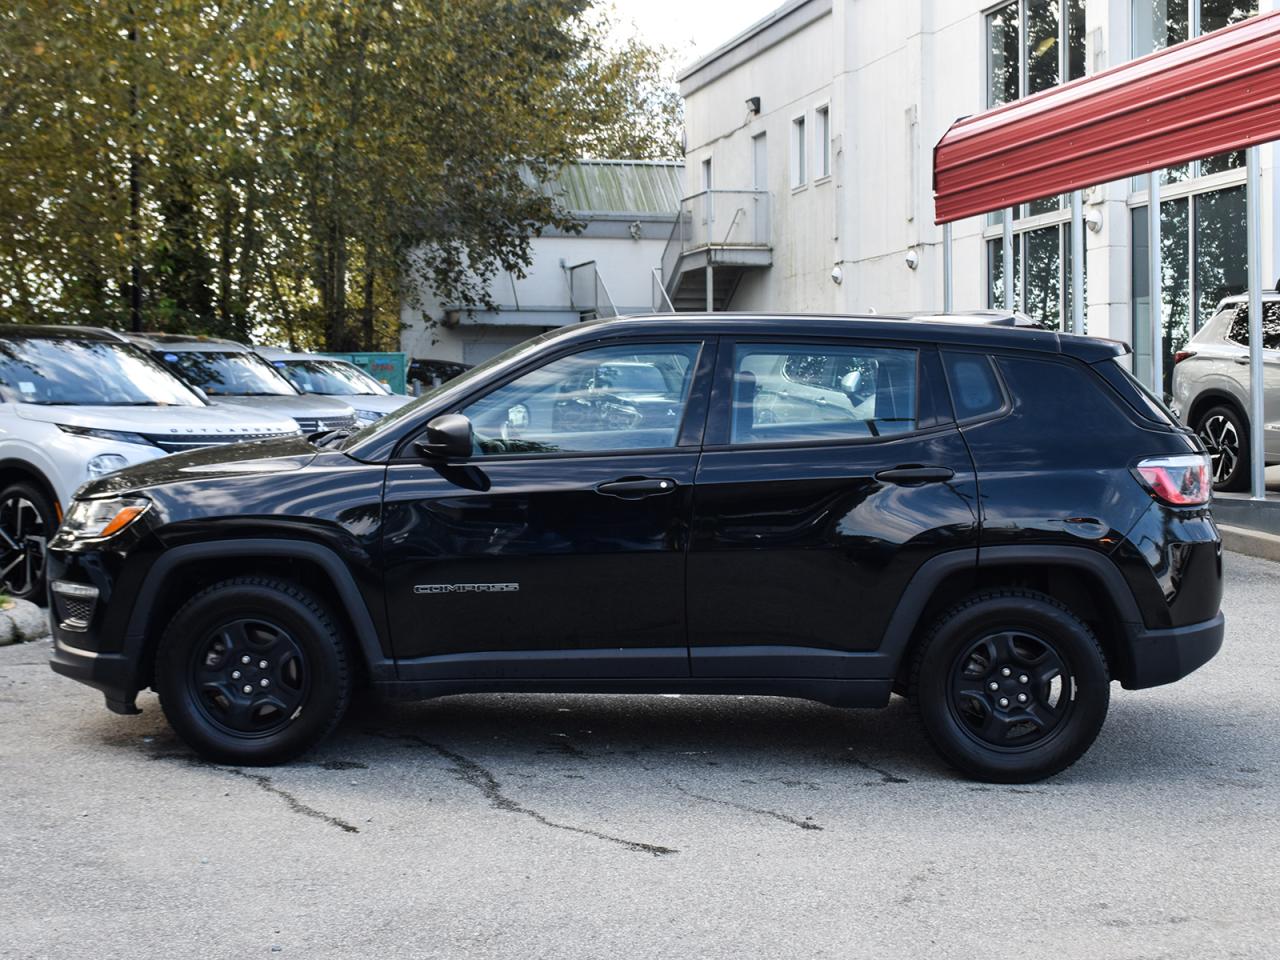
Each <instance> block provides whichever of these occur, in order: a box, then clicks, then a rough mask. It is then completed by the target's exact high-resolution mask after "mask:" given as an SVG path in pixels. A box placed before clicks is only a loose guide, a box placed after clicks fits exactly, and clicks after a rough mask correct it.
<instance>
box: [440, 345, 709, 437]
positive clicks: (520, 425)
mask: <svg viewBox="0 0 1280 960" xmlns="http://www.w3.org/2000/svg"><path fill="white" fill-rule="evenodd" d="M698 348H699V345H698V344H696V343H672V344H649V343H646V344H631V345H628V346H610V347H599V348H596V349H594V350H584V351H583V352H582V353H575V354H573V355H572V356H568V357H561V358H559V359H558V360H552V361H551V362H550V363H548V364H546V365H545V366H542V367H539V368H538V369H537V370H534V371H532V372H530V373H526V374H524V375H523V376H521V377H518V378H516V379H515V380H513V381H511V382H510V383H507V384H504V385H503V386H501V387H499V388H498V389H496V390H494V391H493V392H492V393H489V394H487V395H486V396H484V397H482V398H481V399H479V400H476V401H475V402H474V403H471V404H469V405H468V406H466V407H464V408H463V409H462V410H461V411H460V412H461V413H463V414H464V415H466V416H467V417H468V418H469V419H470V420H471V424H472V427H473V428H474V430H475V446H474V448H473V452H474V454H475V455H476V456H509V455H512V454H538V453H593V452H603V451H618V450H651V449H659V448H664V447H674V446H675V445H676V439H677V437H678V435H679V432H680V424H681V422H682V420H683V419H684V409H685V406H686V404H687V403H688V399H689V388H690V386H691V384H692V382H693V372H694V368H695V366H696V360H697V356H698Z"/></svg>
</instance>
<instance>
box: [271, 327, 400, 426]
mask: <svg viewBox="0 0 1280 960" xmlns="http://www.w3.org/2000/svg"><path fill="white" fill-rule="evenodd" d="M254 350H255V351H256V352H257V354H258V356H260V357H262V358H263V359H264V360H266V361H267V362H268V363H270V364H271V365H272V366H273V367H275V368H276V370H278V371H279V372H280V374H281V375H282V376H284V378H285V379H286V380H288V381H289V382H290V383H291V384H293V386H294V389H296V390H297V391H298V392H299V393H305V394H308V395H310V394H316V395H319V396H322V397H336V398H337V399H339V400H341V401H343V402H344V403H349V404H350V405H351V406H352V408H353V409H354V410H355V412H356V420H357V421H358V422H359V425H360V426H361V427H367V426H368V425H369V424H371V423H374V422H375V421H377V420H381V419H382V418H383V417H384V416H386V415H387V414H388V413H391V412H392V411H394V410H399V409H400V408H401V407H403V406H404V405H405V404H406V403H409V402H410V401H412V400H413V397H410V396H406V395H405V394H402V393H392V392H391V391H390V390H388V389H387V388H386V387H384V386H383V385H382V384H381V383H379V382H378V381H377V380H375V379H373V377H371V376H369V374H367V373H365V372H364V371H363V370H361V369H360V368H359V367H357V366H356V365H355V364H354V363H349V362H348V361H346V360H340V359H338V358H337V357H326V356H324V355H323V354H319V353H305V352H303V351H301V350H283V349H281V348H279V347H254Z"/></svg>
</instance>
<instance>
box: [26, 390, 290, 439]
mask: <svg viewBox="0 0 1280 960" xmlns="http://www.w3.org/2000/svg"><path fill="white" fill-rule="evenodd" d="M286 399H288V398H286ZM14 410H15V411H16V413H17V415H18V416H19V417H21V418H23V419H24V420H35V421H39V422H42V423H61V424H65V425H67V426H69V427H85V428H87V429H91V430H119V431H121V432H127V433H140V434H143V435H145V436H155V435H164V436H170V437H175V438H180V437H183V436H205V437H207V436H227V437H231V436H236V435H239V434H249V435H254V436H259V437H260V436H262V435H263V434H280V435H281V436H285V435H288V434H292V433H296V432H297V430H298V425H297V424H296V423H294V422H293V419H292V418H291V417H287V416H280V415H279V414H277V413H275V412H273V411H270V410H258V411H249V410H243V409H231V408H225V407H217V406H208V407H205V406H199V407H196V406H191V407H181V406H171V407H133V406H102V407H98V406H87V405H82V406H74V405H70V404H65V405H63V404H60V405H50V406H44V405H40V404H33V403H16V404H14Z"/></svg>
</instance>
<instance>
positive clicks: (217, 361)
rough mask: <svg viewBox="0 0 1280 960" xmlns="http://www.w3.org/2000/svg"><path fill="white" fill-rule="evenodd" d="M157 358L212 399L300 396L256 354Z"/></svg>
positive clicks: (190, 353) (160, 354)
mask: <svg viewBox="0 0 1280 960" xmlns="http://www.w3.org/2000/svg"><path fill="white" fill-rule="evenodd" d="M156 356H158V357H159V358H160V359H161V360H163V361H164V362H165V363H166V364H168V365H169V368H170V369H171V370H173V372H174V373H176V374H177V375H178V376H180V377H182V379H184V380H186V381H187V382H188V383H194V384H195V385H196V386H197V387H199V388H200V389H202V390H203V391H204V392H205V393H207V394H208V395H209V396H211V397H268V396H286V397H293V396H297V393H298V392H297V391H296V390H294V389H293V387H291V386H289V381H287V380H285V379H284V378H283V377H282V376H280V375H279V374H278V373H276V372H275V370H274V369H272V367H271V364H269V363H267V361H265V360H263V359H262V358H261V357H260V356H258V355H257V354H256V353H249V352H248V351H236V352H232V351H227V352H225V353H215V352H206V351H204V350H189V351H184V352H182V353H176V352H174V351H168V350H166V351H159V352H157V354H156Z"/></svg>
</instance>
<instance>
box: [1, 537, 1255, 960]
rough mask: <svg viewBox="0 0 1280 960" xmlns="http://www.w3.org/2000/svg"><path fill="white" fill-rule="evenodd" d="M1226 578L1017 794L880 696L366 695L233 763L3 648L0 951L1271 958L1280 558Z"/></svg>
mask: <svg viewBox="0 0 1280 960" xmlns="http://www.w3.org/2000/svg"><path fill="white" fill-rule="evenodd" d="M1227 570H1228V588H1227V602H1226V610H1227V616H1228V618H1229V622H1228V636H1227V645H1226V647H1225V648H1224V650H1223V652H1222V654H1221V655H1220V656H1219V657H1218V658H1217V659H1216V660H1215V661H1213V662H1212V663H1210V664H1209V665H1208V666H1207V667H1205V668H1204V669H1203V670H1201V671H1200V672H1199V673H1196V674H1194V675H1193V676H1192V677H1190V678H1189V679H1187V680H1185V681H1183V682H1182V683H1180V684H1176V685H1173V686H1170V687H1166V688H1162V689H1155V690H1149V691H1143V692H1138V693H1129V692H1126V691H1121V690H1119V688H1118V687H1117V688H1114V698H1113V700H1112V707H1111V715H1110V718H1109V720H1108V723H1107V726H1106V728H1105V729H1104V730H1103V733H1102V736H1101V738H1100V739H1099V741H1098V743H1097V744H1096V745H1095V746H1094V748H1093V750H1092V751H1091V752H1090V753H1089V754H1088V755H1087V756H1086V757H1085V759H1084V760H1083V761H1081V762H1080V763H1079V764H1077V765H1076V767H1074V768H1073V769H1071V770H1069V771H1068V772H1067V773H1065V774H1063V775H1061V776H1059V777H1058V778H1056V779H1054V780H1052V781H1050V782H1047V783H1042V784H1037V785H1034V786H1030V787H995V786H986V785H981V784H976V783H970V782H967V781H965V780H962V779H960V778H958V777H957V776H955V775H954V774H952V773H951V772H950V771H949V770H948V769H947V768H946V767H944V766H943V765H942V764H941V763H940V762H939V761H937V760H936V759H935V758H934V756H933V754H932V753H931V752H930V750H929V748H928V747H927V745H926V744H925V743H924V742H923V739H922V735H921V734H920V732H919V731H918V729H917V727H916V726H915V725H914V723H913V722H912V720H911V717H910V713H909V710H908V707H907V705H906V703H904V702H903V701H900V700H896V699H895V701H894V703H893V704H892V705H891V706H890V707H889V709H887V710H883V711H850V712H842V711H839V710H835V709H832V708H828V707H824V706H820V705H816V704H808V703H802V702H790V701H785V700H774V699H766V698H729V699H716V698H702V697H680V698H676V697H660V698H639V697H614V698H609V697H587V696H546V697H534V696H471V697H459V698H453V699H447V700H441V701H436V702H432V703H424V704H413V705H395V706H393V705H381V704H363V705H361V706H359V708H358V709H356V710H355V711H354V712H353V714H352V715H351V716H350V717H349V718H348V720H347V721H346V722H345V723H344V725H343V726H342V727H341V728H340V730H339V731H338V733H337V735H335V736H334V737H333V738H332V739H331V740H329V741H328V742H327V743H326V744H325V745H324V746H323V748H322V749H320V750H319V751H318V752H316V753H314V754H312V755H310V756H308V757H307V758H305V759H304V760H303V761H299V762H298V763H296V764H294V765H292V766H289V767H284V768H276V769H267V770H254V769H248V768H230V767H215V766H209V765H205V764H202V763H200V762H198V761H197V760H195V759H194V758H193V757H192V756H191V755H190V753H189V752H188V751H187V750H186V749H185V748H184V747H183V746H182V744H180V743H179V742H178V741H176V740H175V739H174V737H173V736H172V735H171V734H170V733H169V730H168V728H167V727H166V725H165V723H164V720H163V718H162V717H161V716H160V714H159V712H158V708H157V705H156V702H155V698H154V697H153V696H151V695H149V694H148V695H146V696H145V697H143V698H142V700H141V706H142V707H143V709H144V711H145V713H144V715H143V716H141V717H132V718H130V717H117V716H114V715H112V714H110V713H108V712H106V710H105V709H104V708H103V706H102V702H101V699H100V698H99V697H98V696H97V695H96V694H94V693H93V692H92V691H89V690H88V689H86V688H83V687H80V686H78V685H77V684H74V683H72V682H70V681H67V680H63V679H61V678H58V677H56V676H54V675H53V674H52V673H51V672H50V670H49V669H48V667H47V666H46V664H45V659H46V656H47V646H46V645H43V644H35V645H24V646H17V647H7V648H3V649H0V732H2V734H3V735H2V736H0V785H2V788H0V801H2V802H3V814H2V815H0V891H2V895H3V903H2V904H0V957H4V958H19V957H21V958H35V957H41V958H43V957H51V958H65V957H94V958H95V960H97V958H114V957H164V958H181V957H199V958H221V957H253V956H259V955H260V956H264V957H267V956H284V957H289V956H292V957H307V958H310V957H325V958H328V957H411V958H435V957H440V958H463V957H486V958H487V957H511V958H541V957H546V958H576V957H592V958H594V957H609V958H613V957H617V958H647V957H655V958H656V957H663V958H668V957H680V958H703V957H760V956H768V957H771V958H776V957H806V958H810V957H813V958H816V957H833V958H835V957H839V958H847V957H875V958H886V957H952V956H955V957H961V956H982V957H1004V956H1021V957H1046V956H1055V957H1059V958H1064V957H1068V958H1075V957H1079V958H1088V960H1101V958H1137V957H1144V958H1146V957H1150V958H1156V957H1177V958H1181V957H1187V958H1192V957H1194V958H1203V957H1214V958H1217V957H1275V956H1277V954H1278V953H1280V812H1278V811H1280V803H1278V801H1280V615H1278V614H1280V565H1277V564H1273V563H1269V562H1267V561H1264V560H1255V559H1252V558H1248V557H1242V556H1238V555H1233V554H1229V555H1228V559H1227Z"/></svg>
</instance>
